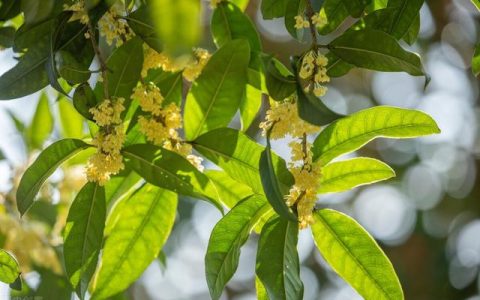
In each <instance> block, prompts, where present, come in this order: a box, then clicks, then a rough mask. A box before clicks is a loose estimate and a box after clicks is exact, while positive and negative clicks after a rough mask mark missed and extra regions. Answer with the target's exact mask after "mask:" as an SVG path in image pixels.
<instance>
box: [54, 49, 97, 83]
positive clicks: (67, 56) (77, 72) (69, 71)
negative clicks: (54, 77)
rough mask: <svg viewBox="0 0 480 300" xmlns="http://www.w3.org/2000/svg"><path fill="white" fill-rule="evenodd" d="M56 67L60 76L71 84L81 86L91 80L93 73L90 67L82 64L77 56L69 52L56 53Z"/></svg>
mask: <svg viewBox="0 0 480 300" xmlns="http://www.w3.org/2000/svg"><path fill="white" fill-rule="evenodd" d="M55 66H56V68H57V69H58V74H59V75H60V76H61V77H62V78H63V79H65V80H66V81H67V82H68V83H70V84H72V85H73V84H80V83H84V82H87V81H88V80H89V79H90V75H91V72H90V71H89V70H88V66H86V65H83V64H81V63H80V62H79V61H77V59H76V58H75V56H74V55H73V54H72V53H70V52H68V51H63V50H61V51H58V52H57V53H55Z"/></svg>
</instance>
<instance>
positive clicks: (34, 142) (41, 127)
mask: <svg viewBox="0 0 480 300" xmlns="http://www.w3.org/2000/svg"><path fill="white" fill-rule="evenodd" d="M52 130H53V116H52V112H51V111H50V104H49V103H48V96H47V94H45V93H42V94H41V95H40V99H39V100H38V104H37V109H36V110H35V114H34V115H33V120H32V123H31V124H30V126H29V127H28V133H27V135H28V140H29V144H30V146H31V147H32V148H42V146H43V143H44V142H45V140H46V139H47V138H48V137H49V136H50V134H51V133H52Z"/></svg>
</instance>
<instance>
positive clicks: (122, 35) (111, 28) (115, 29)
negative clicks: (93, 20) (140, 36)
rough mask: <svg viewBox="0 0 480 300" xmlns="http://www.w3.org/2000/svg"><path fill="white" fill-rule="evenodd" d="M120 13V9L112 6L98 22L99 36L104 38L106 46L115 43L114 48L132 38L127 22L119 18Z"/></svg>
mask: <svg viewBox="0 0 480 300" xmlns="http://www.w3.org/2000/svg"><path fill="white" fill-rule="evenodd" d="M120 12H121V8H120V7H119V6H117V5H113V6H112V7H110V9H109V10H108V11H107V12H106V13H105V14H104V15H103V16H102V18H101V19H100V20H99V21H98V29H99V32H100V35H101V36H104V37H105V40H106V42H107V44H108V45H112V44H113V42H115V46H116V47H120V46H121V45H122V44H123V41H124V40H129V39H131V38H132V37H133V31H132V30H131V29H130V28H129V27H128V23H127V21H125V20H124V19H122V18H120Z"/></svg>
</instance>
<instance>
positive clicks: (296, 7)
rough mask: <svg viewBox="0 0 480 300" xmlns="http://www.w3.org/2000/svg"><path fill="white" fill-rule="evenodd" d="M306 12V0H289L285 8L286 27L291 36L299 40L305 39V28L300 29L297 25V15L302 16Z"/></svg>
mask: <svg viewBox="0 0 480 300" xmlns="http://www.w3.org/2000/svg"><path fill="white" fill-rule="evenodd" d="M304 12H305V1H303V0H288V2H287V6H286V10H285V28H287V31H288V32H289V33H290V35H291V36H293V37H294V38H296V39H297V40H299V41H303V38H304V34H305V28H301V29H298V28H296V27H295V23H296V20H295V17H296V16H299V15H300V16H302V15H303V14H304Z"/></svg>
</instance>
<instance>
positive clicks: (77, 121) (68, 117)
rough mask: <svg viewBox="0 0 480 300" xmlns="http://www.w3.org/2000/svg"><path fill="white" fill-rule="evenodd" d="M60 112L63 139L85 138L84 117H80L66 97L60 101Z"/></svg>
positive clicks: (58, 102)
mask: <svg viewBox="0 0 480 300" xmlns="http://www.w3.org/2000/svg"><path fill="white" fill-rule="evenodd" d="M57 104H58V112H59V114H58V115H59V118H60V124H61V127H60V129H61V132H62V137H64V138H82V137H83V135H84V134H83V125H84V121H83V117H82V115H80V114H79V113H78V112H77V110H76V109H75V107H73V105H72V103H71V102H70V101H69V100H68V99H67V98H65V97H61V98H60V99H59V100H58V101H57Z"/></svg>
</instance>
